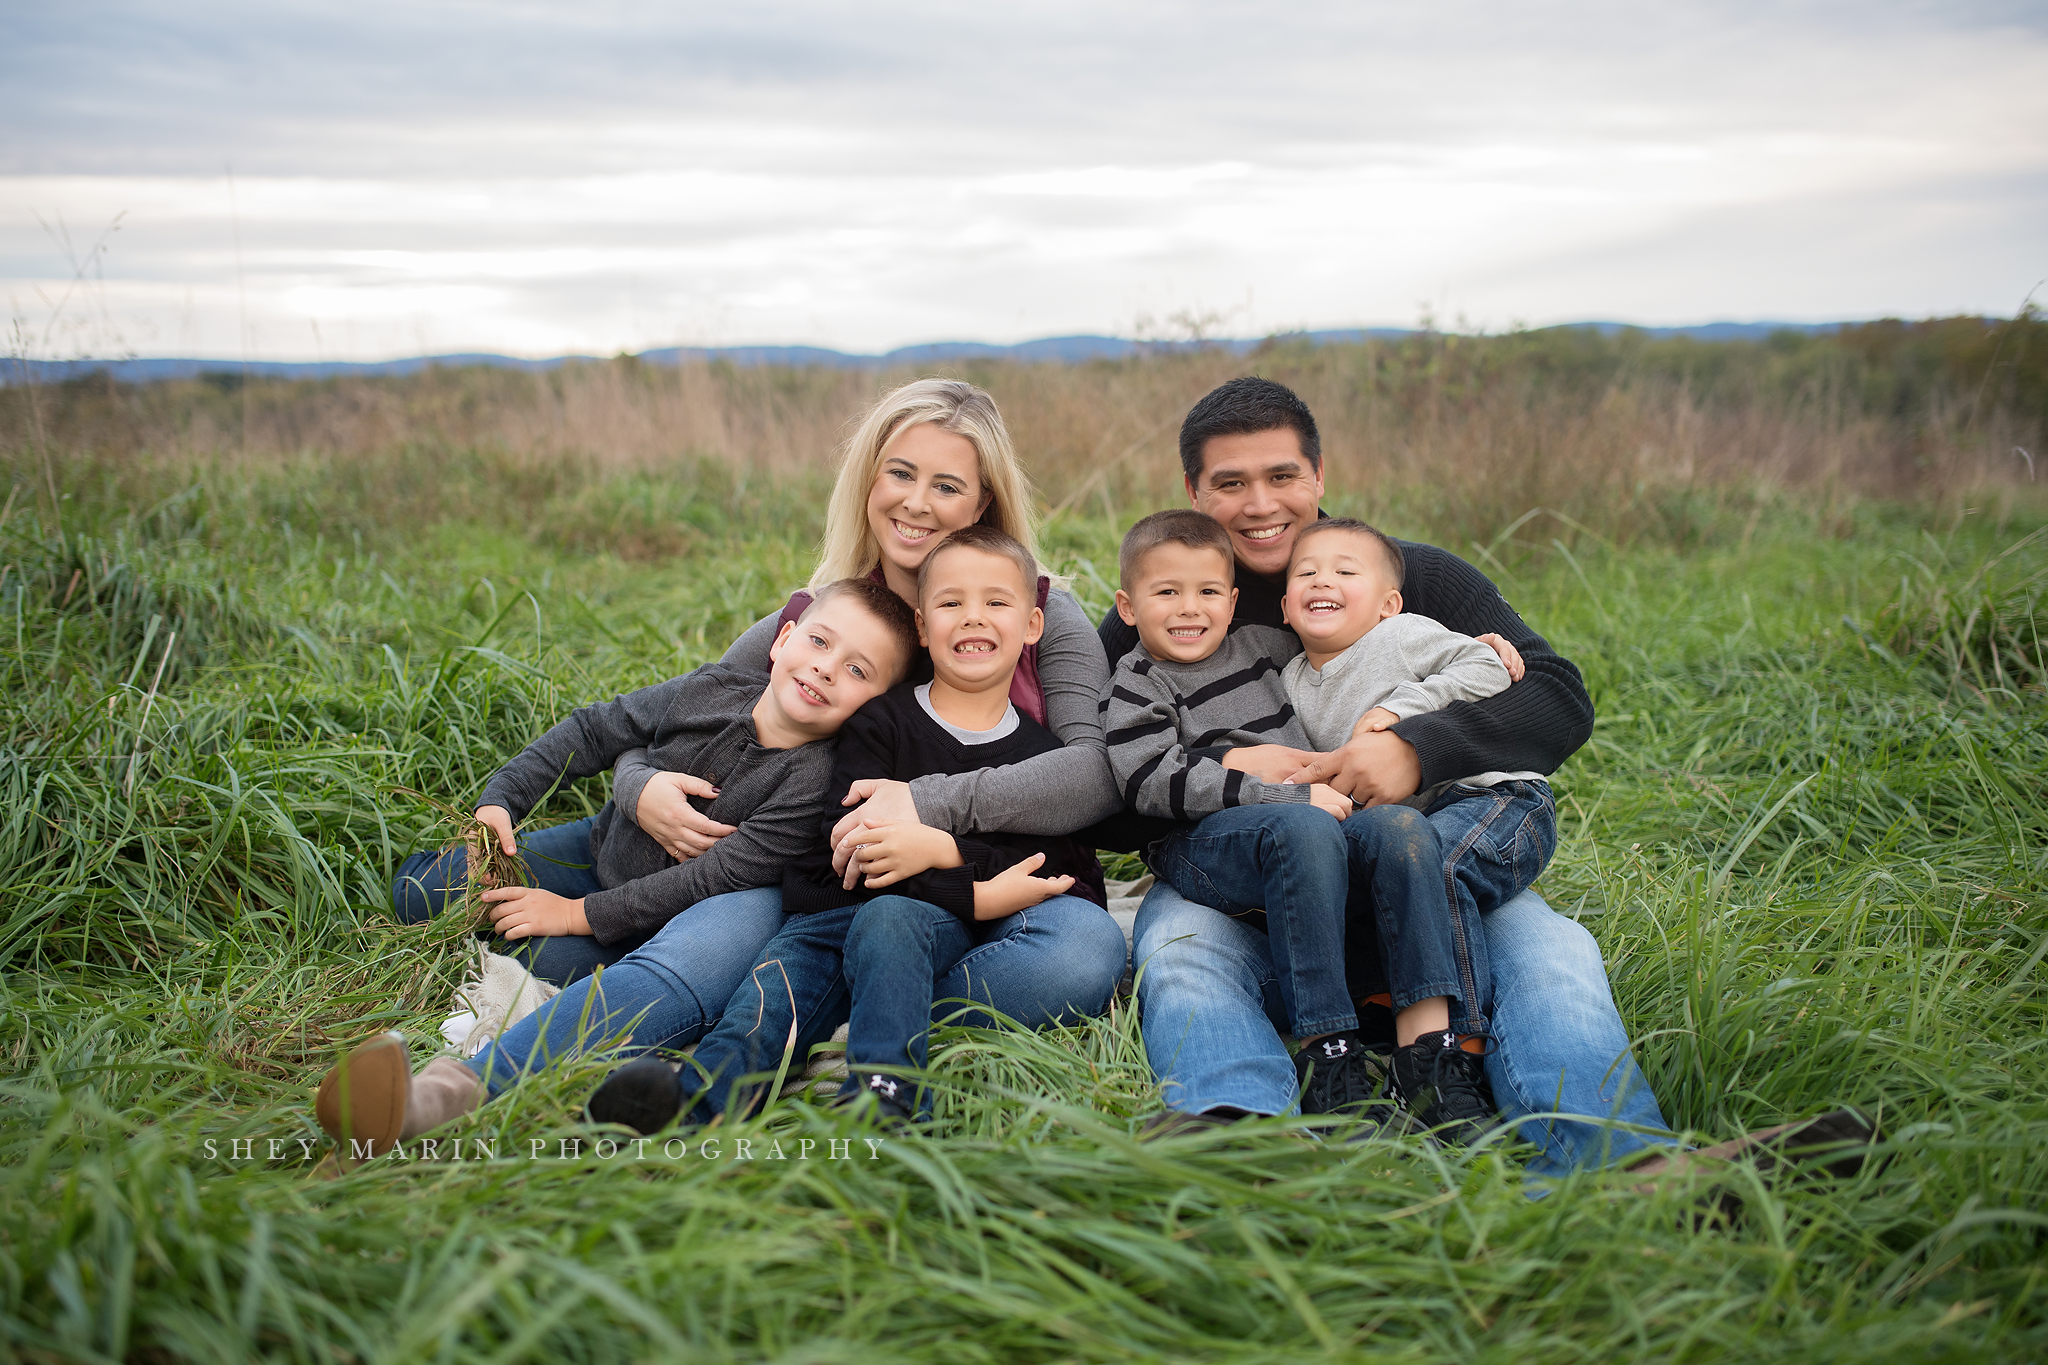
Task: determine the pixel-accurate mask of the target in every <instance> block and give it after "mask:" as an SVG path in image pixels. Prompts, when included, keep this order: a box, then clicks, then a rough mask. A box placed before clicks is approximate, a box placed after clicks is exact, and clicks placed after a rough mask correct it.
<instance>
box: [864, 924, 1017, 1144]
mask: <svg viewBox="0 0 2048 1365" xmlns="http://www.w3.org/2000/svg"><path fill="white" fill-rule="evenodd" d="M986 936H987V935H986V932H985V927H984V926H983V925H979V924H974V925H970V924H967V923H965V922H963V921H962V920H961V919H959V918H958V917H957V916H955V915H953V914H951V913H950V912H948V911H945V910H941V909H940V908H939V907H938V906H936V905H933V904H932V903H931V902H929V901H921V900H914V899H912V898H911V897H909V896H877V897H875V898H874V899H873V900H871V901H869V902H868V903H867V904H866V905H863V906H862V907H861V908H860V913H859V914H858V915H855V916H854V918H853V925H852V927H851V928H850V929H848V931H847V934H846V989H847V991H848V993H849V994H850V996H851V997H852V1003H851V1016H850V1018H849V1020H848V1026H847V1030H846V1066H847V1071H848V1073H849V1074H848V1077H847V1087H848V1089H849V1092H850V1091H851V1090H852V1089H855V1088H857V1083H858V1081H859V1079H860V1074H861V1073H862V1072H863V1071H872V1070H873V1069H875V1068H877V1067H879V1068H881V1069H883V1070H884V1071H885V1072H897V1071H902V1070H905V1069H918V1070H921V1069H923V1067H924V1064H925V1061H926V1059H927V1058H928V1057H929V1056H930V1055H931V1054H930V1048H929V1043H930V1039H931V1028H930V1025H931V1022H932V1020H933V1019H934V1018H935V1017H936V1016H937V1015H938V1014H940V1013H942V1011H940V1010H938V1009H936V1008H935V1006H936V1005H937V1003H938V1002H937V1000H936V999H935V996H936V994H937V990H936V988H937V983H939V982H940V981H943V980H944V979H945V978H946V977H947V976H948V975H949V974H950V973H951V972H952V970H953V968H954V967H955V966H957V965H958V964H959V962H960V959H961V958H963V957H966V956H967V954H968V953H969V952H971V951H972V950H973V948H974V945H975V944H976V943H977V942H979V941H980V940H981V939H983V938H985V937H986ZM904 1107H905V1108H908V1109H914V1110H916V1111H917V1112H918V1113H925V1112H927V1111H928V1110H929V1109H930V1107H931V1096H930V1095H929V1094H927V1093H925V1092H924V1090H923V1087H919V1092H918V1094H917V1095H916V1097H915V1098H914V1099H913V1100H911V1101H910V1102H909V1103H908V1104H906V1105H905V1106H904Z"/></svg>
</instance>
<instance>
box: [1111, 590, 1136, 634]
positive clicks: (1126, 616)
mask: <svg viewBox="0 0 2048 1365" xmlns="http://www.w3.org/2000/svg"><path fill="white" fill-rule="evenodd" d="M1116 614H1117V615H1118V616H1121V617H1122V618H1123V620H1124V624H1125V625H1127V626H1135V625H1137V624H1138V613H1137V612H1136V611H1135V610H1134V609H1133V608H1132V606H1131V595H1130V594H1129V593H1127V592H1125V591H1124V590H1123V589H1122V588H1118V589H1117V590H1116Z"/></svg>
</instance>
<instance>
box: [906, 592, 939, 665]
mask: <svg viewBox="0 0 2048 1365" xmlns="http://www.w3.org/2000/svg"><path fill="white" fill-rule="evenodd" d="M910 614H911V615H912V616H914V617H916V618H917V643H918V644H919V645H920V646H922V647H923V648H925V649H930V648H931V647H932V641H931V637H930V636H929V635H927V634H925V630H924V608H923V607H912V608H911V609H910ZM904 671H905V672H906V673H908V671H909V665H908V664H907V663H906V664H905V665H904Z"/></svg>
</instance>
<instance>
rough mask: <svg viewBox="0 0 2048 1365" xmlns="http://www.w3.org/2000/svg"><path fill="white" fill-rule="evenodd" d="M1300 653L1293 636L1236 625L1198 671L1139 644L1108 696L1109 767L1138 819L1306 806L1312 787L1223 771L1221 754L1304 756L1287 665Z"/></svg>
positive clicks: (1114, 679)
mask: <svg viewBox="0 0 2048 1365" xmlns="http://www.w3.org/2000/svg"><path fill="white" fill-rule="evenodd" d="M1300 650H1301V641H1300V640H1298V639H1296V638H1295V635H1294V632H1293V631H1291V630H1275V629H1274V628H1273V627H1271V626H1239V627H1238V628H1237V629H1235V630H1233V631H1231V632H1230V633H1229V634H1228V635H1226V636H1224V637H1223V643H1222V645H1221V646H1219V647H1218V648H1217V650H1216V652H1215V653H1214V654H1211V655H1210V656H1209V657H1208V658H1206V659H1202V660H1199V661H1197V662H1195V663H1191V664H1184V663H1174V662H1172V661H1168V660H1159V659H1154V658H1153V657H1152V656H1151V655H1150V654H1147V653H1146V652H1145V647H1144V646H1143V645H1140V646H1138V648H1136V649H1134V650H1132V651H1131V652H1130V653H1129V654H1126V655H1125V656H1124V657H1123V662H1121V663H1119V664H1118V665H1117V666H1116V674H1115V676H1114V677H1112V678H1111V679H1110V681H1109V686H1108V687H1107V688H1105V689H1104V690H1103V693H1102V728H1103V733H1104V736H1105V738H1106V739H1107V740H1108V741H1109V766H1110V768H1111V770H1112V771H1114V772H1115V773H1116V780H1117V781H1118V783H1120V784H1121V785H1122V787H1123V796H1124V802H1125V804H1127V805H1129V806H1130V807H1131V809H1133V810H1135V811H1137V812H1138V813H1139V814H1140V815H1153V816H1159V817H1161V818H1164V819H1168V820H1200V819H1201V818H1202V817H1203V816H1205V815H1214V814H1215V813H1216V812H1217V811H1220V810H1224V809H1227V808H1228V807H1231V806H1252V805H1259V804H1261V803H1264V802H1271V801H1306V800H1308V797H1309V789H1308V787H1307V786H1306V785H1303V786H1294V785H1292V784H1290V783H1285V782H1261V781H1260V780H1259V779H1258V778H1256V777H1253V776H1251V775H1250V774H1249V773H1241V772H1235V771H1232V770H1230V769H1227V768H1225V767H1224V766H1223V761H1222V760H1223V750H1225V749H1233V748H1237V747H1238V746H1240V745H1249V744H1285V745H1287V746H1288V747H1290V748H1294V749H1304V748H1307V747H1308V735H1307V734H1306V733H1305V732H1304V731H1303V730H1302V728H1301V724H1300V722H1298V721H1297V720H1296V719H1295V715H1294V708H1293V706H1291V705H1290V704H1289V703H1288V700H1287V689H1286V688H1285V687H1284V686H1283V685H1282V683H1281V680H1280V670H1281V666H1282V665H1283V664H1285V663H1286V662H1287V661H1288V660H1289V659H1291V658H1293V657H1294V656H1295V655H1296V654H1297V653H1299V652H1300Z"/></svg>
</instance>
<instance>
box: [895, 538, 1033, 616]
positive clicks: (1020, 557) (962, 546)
mask: <svg viewBox="0 0 2048 1365" xmlns="http://www.w3.org/2000/svg"><path fill="white" fill-rule="evenodd" d="M948 550H979V551H981V552H982V553H983V554H985V555H1003V556H1005V557H1007V558H1008V559H1009V560H1010V561H1011V562H1012V563H1014V564H1015V565H1016V566H1017V572H1018V573H1020V574H1022V575H1023V576H1024V596H1025V597H1026V598H1027V599H1029V602H1028V605H1029V606H1033V607H1035V606H1037V605H1038V561H1037V560H1035V559H1033V558H1032V557H1031V551H1029V550H1027V549H1025V548H1024V543H1023V542H1022V541H1020V540H1018V539H1017V538H1016V537H1015V536H1013V535H1010V534H1008V533H1007V532H1004V531H998V530H997V529H996V528H995V527H993V526H982V525H980V524H976V525H973V526H963V527H961V528H960V529H959V530H957V531H948V532H947V533H946V538H945V539H944V540H942V541H940V542H939V543H938V544H936V545H934V546H932V548H931V551H930V552H929V553H928V554H926V555H925V557H924V563H922V564H920V565H918V566H917V604H918V605H919V606H923V605H924V589H925V584H927V583H929V582H930V581H931V577H932V565H934V564H936V563H938V562H939V556H940V555H942V554H944V553H946V552H947V551H948Z"/></svg>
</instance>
